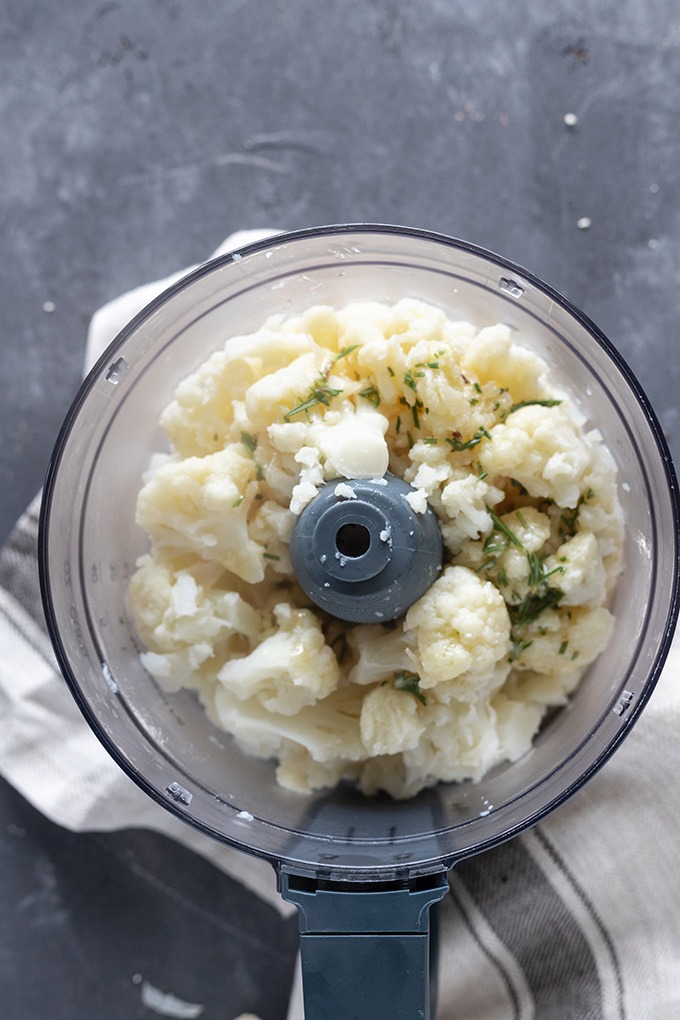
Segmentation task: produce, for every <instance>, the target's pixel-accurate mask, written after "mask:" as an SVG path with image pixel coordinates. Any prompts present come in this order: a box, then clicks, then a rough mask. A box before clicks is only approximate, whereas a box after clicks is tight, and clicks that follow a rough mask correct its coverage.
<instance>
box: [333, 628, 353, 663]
mask: <svg viewBox="0 0 680 1020" xmlns="http://www.w3.org/2000/svg"><path fill="white" fill-rule="evenodd" d="M336 645H337V646H338V647H337V648H336ZM331 648H332V649H333V651H334V652H335V657H336V658H337V660H338V662H342V661H343V660H344V659H345V658H346V656H347V655H348V654H349V641H348V640H347V636H346V635H345V634H342V633H341V634H337V635H336V636H335V637H334V638H333V640H332V641H331Z"/></svg>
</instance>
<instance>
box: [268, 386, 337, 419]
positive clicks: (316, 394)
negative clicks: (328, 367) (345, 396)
mask: <svg viewBox="0 0 680 1020" xmlns="http://www.w3.org/2000/svg"><path fill="white" fill-rule="evenodd" d="M341 393H342V390H334V389H333V388H332V387H331V386H328V384H327V383H326V381H325V379H324V377H323V376H320V377H319V379H318V381H317V382H316V383H315V384H314V386H312V388H311V390H310V394H309V396H308V397H307V399H306V400H303V401H302V402H301V403H300V404H297V405H296V406H295V407H293V408H291V410H290V411H286V413H285V414H284V416H283V417H284V419H285V421H290V419H291V418H292V417H293V416H294V415H296V414H300V413H301V412H302V411H310V410H311V409H312V408H313V407H318V405H319V404H323V405H324V406H325V407H328V405H329V404H330V402H331V400H332V399H333V397H337V396H339V395H340V394H341Z"/></svg>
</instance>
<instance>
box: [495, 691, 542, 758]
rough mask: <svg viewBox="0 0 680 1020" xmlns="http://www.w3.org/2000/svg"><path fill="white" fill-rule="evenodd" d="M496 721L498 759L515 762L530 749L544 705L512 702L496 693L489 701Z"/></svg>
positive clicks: (499, 692)
mask: <svg viewBox="0 0 680 1020" xmlns="http://www.w3.org/2000/svg"><path fill="white" fill-rule="evenodd" d="M491 705H492V708H493V710H494V713H495V716H496V719H495V723H496V734H497V736H498V743H499V745H500V748H499V751H500V754H499V757H500V758H503V759H507V760H508V761H517V760H518V759H519V758H521V757H522V755H523V754H526V752H527V751H528V750H529V749H530V748H531V744H532V741H533V739H534V737H535V736H536V733H537V732H538V728H539V726H540V725H541V719H542V718H543V713H544V711H545V705H541V704H539V703H537V702H532V701H514V700H511V699H510V698H508V697H506V696H505V693H504V692H503V691H498V692H497V693H496V694H495V695H494V697H493V698H492V700H491Z"/></svg>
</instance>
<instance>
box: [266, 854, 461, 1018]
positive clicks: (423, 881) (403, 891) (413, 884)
mask: <svg viewBox="0 0 680 1020" xmlns="http://www.w3.org/2000/svg"><path fill="white" fill-rule="evenodd" d="M279 882H280V891H281V895H282V896H283V898H284V900H288V901H289V902H290V903H294V904H295V905H296V906H297V908H298V916H299V921H300V956H301V961H302V987H303V997H304V1006H305V1020H329V1018H331V1017H332V1018H333V1020H414V1018H422V1020H433V1018H434V1008H433V1005H432V1003H433V997H434V993H435V991H436V989H435V983H436V982H435V980H432V981H431V973H433V968H434V969H435V970H436V949H437V946H436V939H433V940H431V938H430V907H432V906H433V904H436V903H438V902H439V901H440V900H441V899H442V897H443V896H444V895H445V894H446V892H447V891H448V888H449V885H448V880H447V877H446V874H445V873H444V872H438V873H436V874H433V875H425V876H423V877H421V878H417V879H412V880H410V881H405V882H360V883H352V882H332V881H325V880H323V879H320V878H310V877H307V876H305V875H301V874H299V873H296V872H295V871H292V870H290V869H289V868H287V867H286V866H283V867H282V868H281V870H280V875H279ZM433 929H434V930H436V925H434V926H433ZM431 941H432V944H431Z"/></svg>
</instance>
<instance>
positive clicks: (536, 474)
mask: <svg viewBox="0 0 680 1020" xmlns="http://www.w3.org/2000/svg"><path fill="white" fill-rule="evenodd" d="M490 432H491V441H489V442H486V443H484V444H483V445H482V446H481V448H480V453H479V461H480V464H481V465H482V467H483V468H484V470H485V471H488V472H489V474H491V475H507V476H508V477H510V478H514V479H515V480H516V481H518V482H519V483H520V484H521V485H523V486H524V488H525V489H526V490H527V492H528V493H529V494H530V495H531V496H535V497H541V496H545V497H548V498H549V499H553V500H554V501H555V502H556V503H557V505H558V506H561V507H574V506H576V504H577V502H578V499H579V496H580V494H581V484H582V478H583V475H584V472H585V471H586V469H587V468H588V466H589V463H590V455H589V450H588V447H587V445H586V443H585V442H584V440H583V438H582V437H581V436H580V435H579V432H578V429H577V428H576V426H575V424H574V422H573V421H572V419H571V417H570V416H569V415H568V414H567V413H566V412H565V411H564V410H563V409H562V408H561V407H560V406H557V407H543V406H541V405H530V406H528V407H521V408H519V409H518V410H517V411H514V412H513V414H511V415H509V416H508V418H507V420H506V421H505V422H501V423H500V424H498V425H494V426H493V427H492V428H491V430H490Z"/></svg>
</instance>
